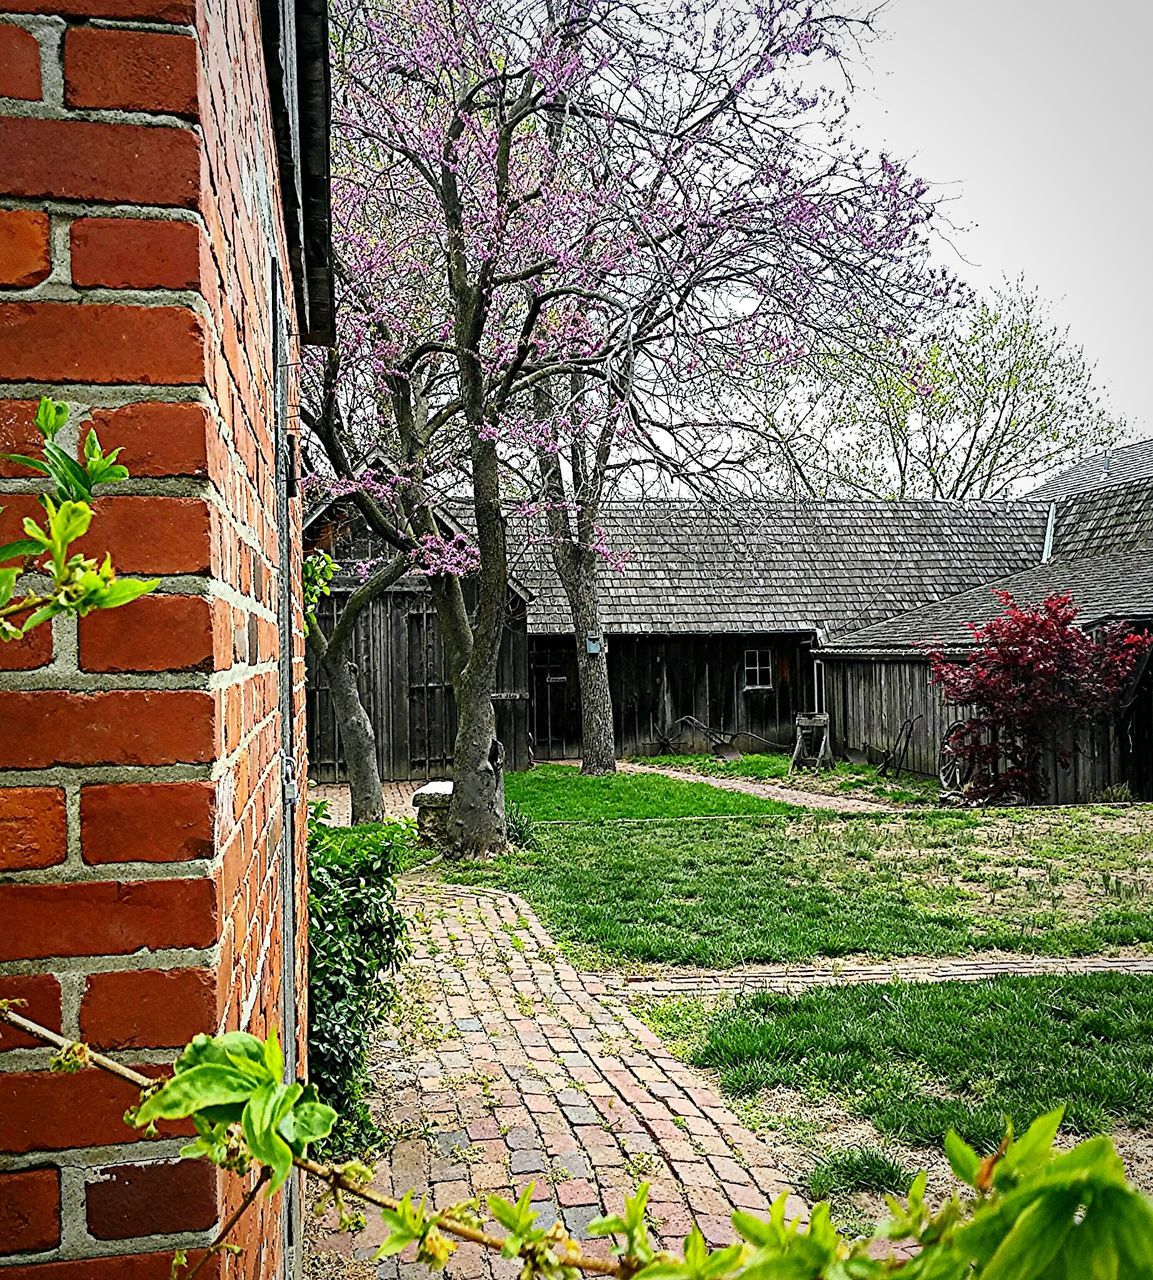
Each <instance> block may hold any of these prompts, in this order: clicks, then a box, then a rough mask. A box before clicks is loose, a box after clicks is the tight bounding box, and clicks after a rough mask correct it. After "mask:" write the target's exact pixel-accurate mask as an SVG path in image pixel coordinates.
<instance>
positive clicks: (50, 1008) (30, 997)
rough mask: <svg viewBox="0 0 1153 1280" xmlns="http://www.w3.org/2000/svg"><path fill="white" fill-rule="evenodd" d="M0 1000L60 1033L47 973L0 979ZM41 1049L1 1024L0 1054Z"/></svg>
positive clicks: (55, 989) (55, 988)
mask: <svg viewBox="0 0 1153 1280" xmlns="http://www.w3.org/2000/svg"><path fill="white" fill-rule="evenodd" d="M0 1000H23V1001H24V1003H23V1004H22V1005H21V1006H20V1007H19V1008H18V1009H17V1010H16V1012H17V1013H21V1014H23V1015H24V1017H26V1018H31V1020H32V1021H33V1022H38V1023H39V1024H40V1025H41V1026H42V1027H47V1028H48V1030H49V1031H59V1030H60V983H59V982H58V981H57V980H56V979H55V978H54V977H53V976H52V975H51V974H50V973H36V974H29V975H28V976H27V977H15V976H14V977H7V978H0ZM42 1047H43V1042H42V1041H40V1040H37V1039H36V1037H35V1036H29V1035H25V1034H24V1032H23V1031H17V1030H16V1028H15V1027H10V1026H8V1025H7V1023H0V1052H4V1051H6V1050H8V1049H39V1048H42ZM2 1238H3V1237H2V1236H0V1239H2Z"/></svg>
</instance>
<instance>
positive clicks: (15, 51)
mask: <svg viewBox="0 0 1153 1280" xmlns="http://www.w3.org/2000/svg"><path fill="white" fill-rule="evenodd" d="M41 96H42V93H41V89H40V44H39V42H38V41H37V39H36V37H35V36H34V35H33V34H32V32H31V31H26V30H25V29H24V28H23V27H17V26H13V25H12V24H11V23H8V22H5V23H0V98H23V99H24V100H25V101H38V100H39V99H40V98H41Z"/></svg>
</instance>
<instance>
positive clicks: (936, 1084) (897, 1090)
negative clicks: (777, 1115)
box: [645, 974, 1153, 1150]
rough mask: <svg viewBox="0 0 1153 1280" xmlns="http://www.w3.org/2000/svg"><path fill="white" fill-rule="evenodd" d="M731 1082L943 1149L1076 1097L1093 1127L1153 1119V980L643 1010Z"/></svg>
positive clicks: (1074, 1128)
mask: <svg viewBox="0 0 1153 1280" xmlns="http://www.w3.org/2000/svg"><path fill="white" fill-rule="evenodd" d="M645 1016H646V1018H647V1020H648V1021H649V1022H650V1024H651V1025H652V1026H653V1027H654V1028H655V1029H656V1030H657V1032H658V1033H659V1034H661V1035H663V1036H664V1037H666V1038H667V1039H668V1040H669V1041H670V1043H671V1044H673V1045H674V1046H678V1047H679V1051H680V1052H682V1053H684V1054H685V1056H687V1057H688V1058H689V1059H690V1060H691V1061H692V1062H694V1063H696V1064H697V1065H699V1066H705V1067H710V1068H713V1069H715V1070H717V1071H718V1072H719V1073H720V1079H721V1086H722V1088H723V1089H724V1090H725V1092H727V1093H728V1094H730V1095H733V1096H736V1097H749V1096H751V1095H754V1094H756V1093H757V1092H758V1091H760V1090H762V1089H766V1088H772V1087H774V1086H784V1087H787V1088H792V1089H798V1090H801V1091H803V1092H804V1093H805V1094H806V1095H807V1096H809V1097H814V1098H821V1097H831V1098H832V1099H833V1100H835V1101H836V1102H837V1103H839V1104H840V1105H841V1106H843V1107H844V1108H845V1109H846V1110H847V1111H849V1112H851V1113H854V1114H856V1115H860V1116H863V1117H865V1118H867V1119H868V1120H869V1121H870V1122H871V1123H872V1124H873V1125H874V1126H875V1127H876V1128H877V1130H879V1131H880V1133H881V1134H882V1135H884V1136H886V1137H889V1138H893V1139H896V1140H898V1141H900V1142H905V1143H912V1144H915V1145H920V1146H930V1147H936V1148H939V1147H940V1144H941V1141H942V1138H943V1137H944V1134H945V1132H946V1130H947V1129H949V1128H950V1127H952V1128H955V1129H956V1130H957V1131H958V1132H959V1133H960V1134H961V1135H962V1137H964V1138H966V1139H967V1140H968V1141H970V1142H972V1143H974V1144H976V1145H978V1146H979V1147H981V1148H984V1149H986V1150H989V1149H992V1148H994V1147H996V1145H997V1142H998V1141H999V1139H1000V1137H1001V1134H1002V1132H1003V1131H1004V1116H1005V1115H1008V1116H1010V1117H1011V1118H1012V1120H1013V1122H1014V1124H1015V1125H1016V1126H1017V1128H1018V1130H1020V1129H1022V1128H1023V1127H1024V1125H1025V1124H1026V1123H1027V1122H1028V1121H1030V1120H1032V1119H1033V1118H1034V1117H1035V1116H1037V1115H1039V1114H1041V1113H1042V1112H1044V1111H1048V1110H1050V1109H1052V1108H1053V1107H1055V1106H1057V1105H1059V1104H1061V1103H1065V1104H1066V1105H1067V1111H1066V1117H1065V1128H1066V1129H1067V1130H1069V1131H1071V1132H1073V1133H1078V1134H1090V1133H1099V1132H1102V1131H1106V1130H1108V1129H1110V1128H1111V1127H1112V1126H1113V1124H1115V1123H1117V1122H1122V1123H1124V1124H1127V1125H1131V1126H1134V1127H1142V1126H1145V1125H1148V1124H1149V1123H1150V1122H1153V982H1151V981H1150V980H1149V979H1148V978H1143V977H1131V976H1126V975H1120V974H1092V975H1083V976H1076V977H1041V978H1013V977H1004V978H996V979H993V980H990V981H986V982H979V983H978V982H973V983H966V982H947V983H924V984H893V985H883V986H856V987H835V988H827V989H824V990H821V991H814V992H811V993H807V994H805V995H801V996H777V995H756V996H750V997H744V998H740V999H738V1000H736V1001H734V1002H731V1003H729V1004H725V1005H721V1006H714V1008H713V1009H712V1010H711V1011H710V1010H709V1009H708V1008H707V1007H706V1006H704V1005H703V1004H702V1003H701V1002H700V1001H691V1000H673V1001H666V1002H663V1003H661V1004H659V1005H654V1006H652V1007H650V1008H648V1009H647V1010H645Z"/></svg>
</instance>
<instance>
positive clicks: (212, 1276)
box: [4, 0, 222, 1280]
mask: <svg viewBox="0 0 1153 1280" xmlns="http://www.w3.org/2000/svg"><path fill="white" fill-rule="evenodd" d="M9 3H11V0H9ZM201 1257H203V1251H202V1250H199V1249H189V1251H188V1263H189V1266H194V1265H195V1264H196V1263H197V1261H198V1260H199V1259H200V1258H201ZM221 1266H222V1262H221V1258H220V1255H219V1254H216V1255H214V1256H213V1257H211V1258H210V1259H209V1260H208V1262H207V1263H205V1265H204V1266H203V1267H201V1269H200V1270H199V1271H198V1272H197V1280H220V1276H221ZM171 1277H172V1250H171V1249H169V1250H167V1251H166V1252H164V1253H138V1254H129V1255H128V1256H118V1257H114V1258H91V1259H87V1260H84V1261H80V1262H41V1263H32V1264H30V1265H29V1266H20V1267H6V1268H5V1269H4V1280H171Z"/></svg>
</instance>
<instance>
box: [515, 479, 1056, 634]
mask: <svg viewBox="0 0 1153 1280" xmlns="http://www.w3.org/2000/svg"><path fill="white" fill-rule="evenodd" d="M1047 516H1048V504H1044V503H1030V502H1026V501H1018V502H970V503H956V502H934V501H906V502H875V501H871V502H870V501H824V502H808V503H805V502H753V501H749V502H740V503H734V504H731V505H729V506H727V507H720V506H709V505H705V504H701V503H699V502H696V501H691V500H662V501H643V502H641V501H637V502H624V501H622V502H615V503H610V504H606V507H605V509H604V511H603V513H602V520H601V525H602V528H603V530H604V534H605V541H606V543H607V544H608V546H609V547H611V548H612V549H613V550H614V551H617V552H625V553H627V557H628V558H627V562H626V563H625V565H624V567H623V569H622V571H621V572H619V573H618V572H614V571H613V569H612V568H610V567H608V566H606V567H605V568H604V569H603V570H602V573H601V576H600V592H601V605H602V618H603V625H604V627H605V630H606V631H607V632H610V633H611V632H616V633H677V632H679V633H689V632H693V633H719V632H728V633H730V634H732V633H755V632H814V633H816V634H817V635H818V636H821V637H824V638H832V637H835V636H838V635H844V634H846V633H848V632H851V631H855V630H857V629H858V628H860V627H862V626H867V625H869V624H870V623H874V622H877V621H880V620H881V619H883V618H890V617H892V616H893V615H894V614H899V613H904V612H906V611H908V610H910V609H915V608H917V607H918V606H921V605H924V604H928V603H931V602H933V601H937V600H941V599H944V598H946V597H948V596H953V595H956V594H957V593H959V592H962V591H965V590H967V589H968V588H970V587H974V586H977V585H979V584H982V583H985V582H989V581H991V580H994V579H997V578H1002V577H1006V576H1008V575H1009V574H1012V573H1015V572H1018V571H1020V570H1022V569H1025V568H1027V567H1029V566H1031V565H1035V564H1036V563H1037V561H1038V559H1039V558H1040V556H1041V549H1042V546H1043V542H1044V535H1045V525H1046V520H1047ZM544 532H545V531H544V525H543V520H541V519H539V518H537V519H533V520H527V521H520V522H519V523H518V522H516V521H512V522H510V530H509V533H510V544H511V545H512V546H517V547H519V548H520V550H519V553H518V554H517V556H516V558H515V562H514V572H515V573H516V575H517V577H518V578H519V580H520V581H521V582H523V583H524V584H525V585H526V586H527V587H528V589H529V591H530V592H531V596H532V598H531V600H530V602H529V605H528V625H529V631H530V633H536V634H558V633H565V632H571V630H572V623H571V619H570V615H569V610H568V605H567V602H566V600H565V596H564V592H563V590H562V589H561V585H560V583H559V581H558V579H557V577H556V573H555V571H554V569H553V566H552V561H551V556H550V554H549V551H548V547H547V545H545V544H544Z"/></svg>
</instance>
